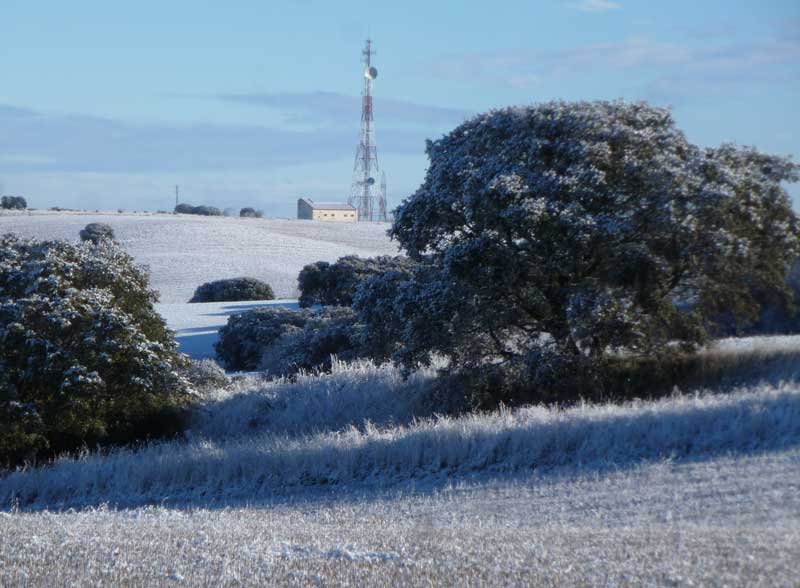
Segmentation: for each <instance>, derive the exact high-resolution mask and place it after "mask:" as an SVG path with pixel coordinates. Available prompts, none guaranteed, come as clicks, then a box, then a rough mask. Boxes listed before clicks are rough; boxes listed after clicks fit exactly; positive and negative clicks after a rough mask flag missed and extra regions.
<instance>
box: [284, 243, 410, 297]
mask: <svg viewBox="0 0 800 588" xmlns="http://www.w3.org/2000/svg"><path fill="white" fill-rule="evenodd" d="M414 265H416V264H415V263H414V262H413V261H411V260H410V259H408V258H407V257H401V256H396V257H390V256H388V255H383V256H379V257H371V258H361V257H358V256H357V255H348V256H345V257H341V258H339V259H338V260H337V261H336V262H335V263H328V262H327V261H318V262H316V263H312V264H309V265H307V266H305V267H304V268H303V269H302V270H301V271H300V275H299V276H298V277H297V284H298V288H299V289H300V298H299V299H298V302H299V303H300V306H302V307H307V306H313V305H315V304H322V305H334V306H350V305H351V304H352V303H353V297H354V296H355V293H356V290H357V289H358V286H359V285H361V284H362V283H363V282H365V281H366V280H368V279H369V278H372V277H374V276H379V275H383V274H385V273H387V272H399V273H401V274H406V273H408V272H409V271H410V270H411V268H413V267H414Z"/></svg>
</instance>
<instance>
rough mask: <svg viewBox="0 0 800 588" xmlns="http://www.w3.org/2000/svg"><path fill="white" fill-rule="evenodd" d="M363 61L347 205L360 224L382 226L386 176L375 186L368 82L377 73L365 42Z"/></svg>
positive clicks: (375, 154) (374, 146)
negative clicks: (358, 127) (358, 130)
mask: <svg viewBox="0 0 800 588" xmlns="http://www.w3.org/2000/svg"><path fill="white" fill-rule="evenodd" d="M362 54H363V57H364V65H365V66H366V67H365V68H364V87H363V89H362V90H361V133H360V137H359V142H358V148H357V149H356V161H355V165H354V166H353V183H352V185H351V186H350V196H349V197H348V198H347V203H348V204H350V205H351V206H353V207H354V208H355V209H356V210H357V211H358V220H360V221H382V222H386V220H387V216H386V176H385V174H384V175H383V176H382V178H381V183H380V185H379V186H378V185H376V181H375V177H376V176H377V175H378V172H380V166H379V165H378V146H377V144H376V142H375V127H374V124H373V113H372V82H374V81H375V78H377V77H378V70H377V69H376V68H375V67H374V66H373V65H372V56H373V55H374V54H375V52H374V51H373V50H372V40H371V39H367V42H366V46H365V47H364V50H363V51H362Z"/></svg>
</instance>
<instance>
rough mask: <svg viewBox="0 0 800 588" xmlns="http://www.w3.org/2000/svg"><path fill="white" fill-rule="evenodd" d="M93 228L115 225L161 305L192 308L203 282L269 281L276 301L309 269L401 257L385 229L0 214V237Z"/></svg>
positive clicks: (292, 291) (68, 234)
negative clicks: (346, 259) (351, 259)
mask: <svg viewBox="0 0 800 588" xmlns="http://www.w3.org/2000/svg"><path fill="white" fill-rule="evenodd" d="M90 222H103V223H108V224H109V225H111V227H112V228H113V229H114V233H115V235H116V237H117V240H118V241H119V242H120V243H121V244H122V245H123V246H124V247H125V249H127V250H128V252H130V253H131V255H133V257H134V258H135V259H136V261H138V262H139V263H142V264H145V265H147V266H149V268H150V271H151V276H152V280H151V281H152V286H153V287H154V288H155V289H156V290H158V291H159V293H160V294H161V302H163V303H179V302H187V301H188V300H189V299H190V298H191V297H192V294H193V293H194V289H195V288H197V286H199V285H200V284H202V283H204V282H209V281H211V280H219V279H222V278H235V277H242V276H249V277H253V278H257V279H260V280H264V281H265V282H267V283H268V284H270V285H271V286H272V288H273V290H274V291H275V295H276V296H277V297H278V298H296V294H297V274H298V273H299V272H300V270H301V269H302V268H303V266H304V265H306V264H309V263H313V262H315V261H320V260H325V261H335V260H336V259H338V258H339V257H341V256H343V255H360V256H362V257H373V256H376V255H396V254H397V253H398V251H397V246H396V244H395V243H393V242H392V241H390V240H389V238H388V237H387V236H386V230H387V229H388V225H387V224H385V223H333V222H328V223H326V222H314V221H300V220H270V219H253V218H235V217H200V216H194V215H172V214H115V213H106V214H96V213H64V212H61V213H55V212H46V211H41V212H39V211H37V212H31V213H27V214H18V213H4V214H0V234H2V233H9V232H14V233H18V234H20V235H23V236H26V237H35V238H38V239H70V240H76V239H78V232H79V231H80V230H81V229H82V228H83V227H85V226H86V225H87V224H88V223H90Z"/></svg>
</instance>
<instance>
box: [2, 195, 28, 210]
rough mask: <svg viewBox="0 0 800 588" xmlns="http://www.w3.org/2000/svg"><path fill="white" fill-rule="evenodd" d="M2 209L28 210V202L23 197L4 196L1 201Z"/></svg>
mask: <svg viewBox="0 0 800 588" xmlns="http://www.w3.org/2000/svg"><path fill="white" fill-rule="evenodd" d="M0 208H6V209H12V210H24V209H26V208H28V202H27V201H26V200H25V198H23V197H22V196H3V197H2V199H0Z"/></svg>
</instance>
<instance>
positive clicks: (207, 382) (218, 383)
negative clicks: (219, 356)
mask: <svg viewBox="0 0 800 588" xmlns="http://www.w3.org/2000/svg"><path fill="white" fill-rule="evenodd" d="M181 374H182V375H183V377H185V378H186V379H187V380H188V381H189V383H191V385H192V386H193V387H194V388H195V389H197V390H200V391H202V392H206V391H209V390H215V389H219V388H226V387H227V386H229V385H230V383H231V379H230V378H229V377H228V376H227V374H226V373H225V370H223V369H222V368H221V367H220V366H219V364H218V363H217V362H216V361H214V360H213V359H191V360H189V365H187V366H186V367H185V368H184V369H183V370H182V371H181Z"/></svg>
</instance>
